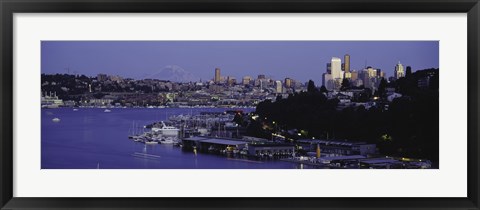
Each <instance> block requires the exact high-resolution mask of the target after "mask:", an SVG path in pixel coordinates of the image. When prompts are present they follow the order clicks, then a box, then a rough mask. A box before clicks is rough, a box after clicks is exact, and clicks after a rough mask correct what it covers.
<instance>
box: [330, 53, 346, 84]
mask: <svg viewBox="0 0 480 210" xmlns="http://www.w3.org/2000/svg"><path fill="white" fill-rule="evenodd" d="M331 68H332V78H333V79H334V80H340V81H341V80H342V79H343V73H342V60H341V59H340V58H337V57H332V62H331Z"/></svg>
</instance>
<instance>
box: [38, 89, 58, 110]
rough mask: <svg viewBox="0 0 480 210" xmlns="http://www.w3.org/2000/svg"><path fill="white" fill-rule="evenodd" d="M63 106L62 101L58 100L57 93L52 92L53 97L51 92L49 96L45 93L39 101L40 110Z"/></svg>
mask: <svg viewBox="0 0 480 210" xmlns="http://www.w3.org/2000/svg"><path fill="white" fill-rule="evenodd" d="M63 105H64V103H63V100H62V99H59V98H58V96H57V92H54V93H53V96H52V92H50V94H47V92H45V94H44V95H43V96H42V99H41V107H42V108H58V107H61V106H63Z"/></svg>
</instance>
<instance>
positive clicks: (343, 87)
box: [340, 78, 350, 90]
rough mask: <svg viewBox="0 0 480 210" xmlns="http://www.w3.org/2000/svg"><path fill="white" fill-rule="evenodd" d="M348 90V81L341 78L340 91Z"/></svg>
mask: <svg viewBox="0 0 480 210" xmlns="http://www.w3.org/2000/svg"><path fill="white" fill-rule="evenodd" d="M348 88H350V80H348V79H346V78H343V80H342V86H341V87H340V90H347V89H348Z"/></svg>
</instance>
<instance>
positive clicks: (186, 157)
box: [41, 108, 300, 169]
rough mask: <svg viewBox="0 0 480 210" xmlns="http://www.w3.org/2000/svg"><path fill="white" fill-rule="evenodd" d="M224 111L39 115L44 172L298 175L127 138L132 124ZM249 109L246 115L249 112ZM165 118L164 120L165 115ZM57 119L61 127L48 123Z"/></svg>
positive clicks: (281, 165)
mask: <svg viewBox="0 0 480 210" xmlns="http://www.w3.org/2000/svg"><path fill="white" fill-rule="evenodd" d="M226 110H227V108H198V109H194V108H193V109H192V108H164V109H148V108H144V109H139V108H131V109H128V108H127V109H116V108H112V109H111V112H110V113H105V112H104V109H101V108H78V111H72V109H71V108H58V109H42V129H48V130H50V131H51V132H42V134H41V135H42V140H41V144H42V152H41V158H42V165H41V168H42V169H69V168H70V169H73V168H74V169H97V166H98V165H100V166H101V169H296V168H300V166H299V165H298V164H295V163H288V162H283V161H275V160H268V159H266V160H250V159H248V158H242V157H235V156H233V153H231V154H216V153H203V152H197V153H196V154H195V153H194V152H193V151H188V150H184V149H182V148H181V147H179V146H175V145H174V144H144V143H142V142H135V141H133V140H132V139H129V138H128V137H129V136H130V135H131V134H132V124H133V122H134V121H135V124H136V125H138V129H137V134H138V133H140V132H142V130H145V131H147V128H143V126H144V125H149V124H153V123H154V122H160V121H167V117H170V116H174V115H181V114H184V115H187V114H193V115H196V114H200V113H201V112H224V111H226ZM251 110H252V109H249V110H245V111H251ZM167 112H168V114H166V113H167ZM54 117H58V118H60V119H61V121H60V122H58V123H54V122H52V118H54Z"/></svg>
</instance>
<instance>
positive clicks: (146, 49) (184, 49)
mask: <svg viewBox="0 0 480 210" xmlns="http://www.w3.org/2000/svg"><path fill="white" fill-rule="evenodd" d="M41 50H42V52H41V53H42V54H41V55H42V58H41V60H42V63H41V68H42V69H41V71H42V73H47V74H53V73H67V72H68V71H69V72H70V73H71V74H73V73H77V74H85V75H88V76H96V75H97V74H98V73H104V74H109V75H120V76H123V77H130V78H135V79H143V78H145V77H147V76H149V75H153V74H155V73H157V72H159V71H160V70H161V69H163V68H164V67H165V66H168V65H177V66H180V67H181V68H183V69H185V70H186V71H188V72H190V73H192V74H193V75H195V76H196V77H198V78H201V79H202V80H204V81H205V80H210V79H212V78H213V77H214V69H215V67H219V68H221V74H222V76H234V77H236V78H237V80H238V81H240V80H241V78H242V77H243V76H246V75H249V76H252V77H253V78H256V77H257V75H258V74H265V75H267V76H271V77H272V78H273V79H277V80H282V79H284V78H285V77H290V78H292V79H295V80H299V81H302V82H306V81H308V80H309V79H312V80H314V81H315V84H317V85H321V77H322V74H323V73H324V72H325V71H326V63H328V62H330V59H331V58H332V57H339V58H341V59H342V62H343V56H344V55H345V54H350V62H351V69H356V70H360V69H362V68H364V67H365V63H366V64H367V66H372V67H374V68H380V69H382V71H385V72H386V74H387V76H388V77H390V76H392V75H393V70H394V68H395V65H396V64H397V63H398V61H400V62H401V63H402V64H403V65H404V66H412V70H413V71H416V70H420V69H426V68H438V66H439V51H438V50H439V43H438V41H42V48H41ZM67 69H68V70H67Z"/></svg>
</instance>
